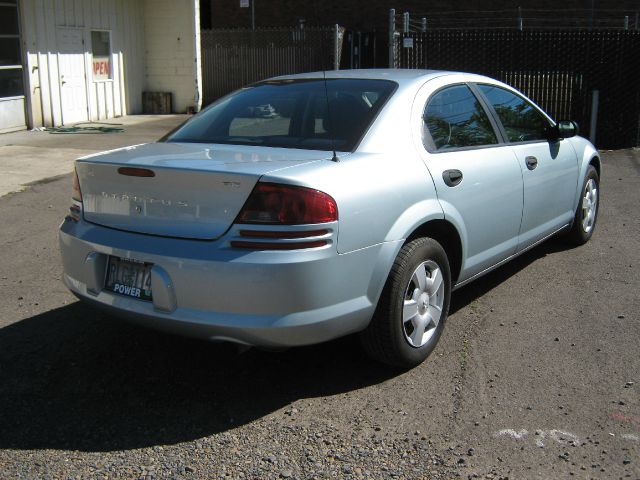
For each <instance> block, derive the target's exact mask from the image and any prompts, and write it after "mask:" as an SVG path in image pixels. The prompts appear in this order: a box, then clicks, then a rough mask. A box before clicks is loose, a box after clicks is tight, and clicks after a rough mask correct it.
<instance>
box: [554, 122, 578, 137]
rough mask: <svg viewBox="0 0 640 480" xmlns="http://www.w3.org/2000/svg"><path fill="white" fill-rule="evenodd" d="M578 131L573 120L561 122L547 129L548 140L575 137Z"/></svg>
mask: <svg viewBox="0 0 640 480" xmlns="http://www.w3.org/2000/svg"><path fill="white" fill-rule="evenodd" d="M578 131H579V130H578V124H577V123H576V122H574V121H573V120H561V121H559V122H558V123H556V125H555V126H554V127H550V128H549V140H559V139H562V138H571V137H575V136H576V135H578Z"/></svg>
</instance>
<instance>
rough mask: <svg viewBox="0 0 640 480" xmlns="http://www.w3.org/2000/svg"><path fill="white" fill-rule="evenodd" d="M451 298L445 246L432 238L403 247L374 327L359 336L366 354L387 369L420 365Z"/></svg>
mask: <svg viewBox="0 0 640 480" xmlns="http://www.w3.org/2000/svg"><path fill="white" fill-rule="evenodd" d="M450 299H451V272H450V269H449V260H448V258H447V254H446V253H445V251H444V249H443V248H442V246H441V245H440V244H439V243H438V242H437V241H435V240H433V239H431V238H418V239H416V240H413V241H411V242H409V243H407V244H405V245H404V246H403V247H402V249H401V250H400V253H399V254H398V256H397V257H396V260H395V262H394V264H393V267H392V268H391V272H390V273H389V277H388V278H387V282H386V284H385V287H384V290H383V292H382V295H381V296H380V300H379V301H378V306H377V308H376V311H375V313H374V315H373V318H372V320H371V323H370V324H369V326H368V327H367V329H366V330H364V331H363V332H362V333H361V334H360V338H361V342H362V345H363V347H364V349H365V351H366V352H367V353H368V354H369V355H370V356H371V357H372V358H374V359H375V360H378V361H380V362H382V363H386V364H389V365H394V366H398V367H402V368H411V367H414V366H416V365H419V364H420V363H422V362H423V361H424V360H425V359H426V358H427V356H428V355H429V354H430V353H431V352H432V351H433V349H434V348H435V346H436V344H437V343H438V340H439V338H440V335H441V334H442V330H443V329H444V324H445V320H446V318H447V313H448V311H449V302H450Z"/></svg>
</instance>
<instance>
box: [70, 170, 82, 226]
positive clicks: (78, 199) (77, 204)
mask: <svg viewBox="0 0 640 480" xmlns="http://www.w3.org/2000/svg"><path fill="white" fill-rule="evenodd" d="M71 199H72V200H73V203H72V204H71V206H70V207H69V217H70V218H71V219H72V220H73V221H76V222H77V221H79V220H80V214H81V212H82V191H81V190H80V181H79V180H78V172H77V171H76V170H75V169H74V170H73V186H72V187H71Z"/></svg>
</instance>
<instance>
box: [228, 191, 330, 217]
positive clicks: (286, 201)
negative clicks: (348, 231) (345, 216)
mask: <svg viewBox="0 0 640 480" xmlns="http://www.w3.org/2000/svg"><path fill="white" fill-rule="evenodd" d="M337 220H338V207H337V205H336V201H335V200H334V199H333V198H332V197H331V196H330V195H328V194H326V193H324V192H321V191H319V190H314V189H312V188H306V187H298V186H292V185H281V184H277V183H258V184H257V185H256V187H255V188H254V189H253V192H251V195H249V198H248V199H247V201H246V203H245V205H244V207H243V208H242V211H241V212H240V214H239V215H238V218H237V219H236V223H254V224H271V225H304V224H314V223H327V222H335V221H337Z"/></svg>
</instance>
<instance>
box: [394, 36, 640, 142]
mask: <svg viewBox="0 0 640 480" xmlns="http://www.w3.org/2000/svg"><path fill="white" fill-rule="evenodd" d="M403 37H412V38H413V43H414V47H413V48H404V47H403V39H402V38H399V39H398V45H397V51H398V65H399V66H400V67H401V68H430V69H442V70H457V71H466V72H474V73H481V74H484V75H488V76H491V77H495V78H498V79H500V80H502V81H504V82H506V83H509V84H511V85H513V86H514V87H516V88H518V89H519V90H521V91H522V92H524V93H525V94H526V95H527V96H529V97H530V98H531V99H532V100H533V101H535V102H536V103H538V104H539V105H540V106H541V107H542V108H543V109H545V110H546V111H547V112H548V113H549V114H550V115H551V116H552V117H553V118H555V119H573V120H576V121H577V122H578V123H579V124H580V125H581V130H582V134H583V135H588V130H589V124H590V120H591V97H592V93H593V91H594V90H599V92H600V103H599V112H598V129H597V135H596V143H597V145H598V146H599V147H600V148H623V147H631V146H638V145H639V144H640V118H639V113H638V112H640V82H638V80H637V79H638V76H639V75H640V62H639V61H638V59H639V58H640V32H638V31H624V30H598V31H581V30H573V31H548V30H545V31H535V30H525V31H518V30H504V29H502V30H430V31H427V32H416V33H410V34H404V35H403Z"/></svg>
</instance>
